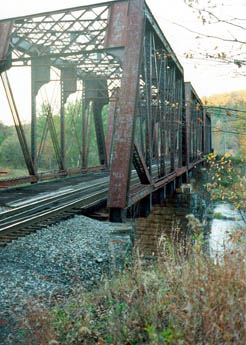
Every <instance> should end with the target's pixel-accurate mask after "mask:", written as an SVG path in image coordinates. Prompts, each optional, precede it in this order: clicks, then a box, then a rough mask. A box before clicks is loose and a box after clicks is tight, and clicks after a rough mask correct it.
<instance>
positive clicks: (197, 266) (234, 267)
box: [18, 233, 246, 345]
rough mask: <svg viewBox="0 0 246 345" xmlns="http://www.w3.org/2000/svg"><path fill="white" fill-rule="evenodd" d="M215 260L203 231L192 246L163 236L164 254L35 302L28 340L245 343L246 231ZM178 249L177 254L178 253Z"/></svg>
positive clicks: (25, 330) (25, 327)
mask: <svg viewBox="0 0 246 345" xmlns="http://www.w3.org/2000/svg"><path fill="white" fill-rule="evenodd" d="M231 241H232V242H233V244H234V248H235V249H234V250H233V251H225V252H224V254H221V256H220V258H218V259H217V260H216V262H214V261H213V260H212V259H211V258H209V257H207V256H205V255H204V254H203V251H202V247H203V242H204V240H203V235H202V234H201V233H197V234H196V235H195V237H194V243H193V246H189V245H188V246H187V247H186V250H184V248H182V247H181V246H178V245H177V244H176V245H175V244H174V243H172V241H169V240H166V239H162V241H161V243H160V248H159V257H158V259H157V261H155V262H154V261H153V262H149V263H146V262H145V261H144V260H143V258H142V257H141V256H139V255H136V257H135V260H133V263H132V264H131V265H128V267H126V268H125V270H124V271H123V272H120V273H118V275H116V276H114V277H112V278H111V279H106V280H105V281H104V282H103V283H102V284H101V286H100V287H99V288H96V289H95V290H93V291H89V292H88V291H85V290H83V289H81V290H78V289H77V290H76V289H75V290H74V294H73V296H71V297H70V299H69V300H67V301H66V302H65V304H60V305H59V304H57V305H56V306H54V307H53V308H50V309H49V308H48V309H45V310H44V309H42V308H40V306H39V305H36V306H35V307H31V308H30V309H29V311H28V313H27V315H26V316H25V318H24V321H23V319H22V322H21V327H19V329H18V334H19V336H21V337H22V339H23V340H24V342H25V343H26V344H35V345H39V344H50V345H51V344H53V345H54V344H71V345H72V344H76V345H78V344H108V345H109V344H122V345H127V344H131V345H133V344H152V345H154V344H156V345H157V344H158V345H159V344H165V345H171V344H172V345H174V344H175V345H176V344H182V345H183V344H187V345H188V344H189V345H191V344H196V345H199V344H201V345H204V344H211V345H212V344H216V345H219V344H221V345H222V344H223V345H224V344H237V345H243V344H245V343H246V330H245V322H246V302H245V301H246V288H245V287H246V286H245V284H246V283H245V282H246V262H245V260H244V253H243V248H242V247H240V248H239V247H238V243H239V242H242V234H241V233H236V234H234V235H232V236H231ZM174 253H175V254H174Z"/></svg>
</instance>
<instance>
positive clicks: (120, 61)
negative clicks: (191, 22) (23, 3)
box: [0, 0, 211, 221]
mask: <svg viewBox="0 0 246 345" xmlns="http://www.w3.org/2000/svg"><path fill="white" fill-rule="evenodd" d="M20 68H25V69H26V70H28V73H29V74H30V83H31V97H30V95H28V97H29V98H30V108H31V118H30V122H31V130H30V136H27V133H26V131H25V126H24V125H23V121H22V120H21V115H20V114H19V113H18V110H17V106H16V103H15V99H14V95H13V91H12V89H11V85H10V81H9V78H8V75H7V73H9V71H8V70H13V69H20ZM0 73H1V79H2V83H3V85H4V89H5V93H6V97H7V100H8V103H9V106H10V109H11V113H12V117H13V120H14V124H15V128H16V133H17V136H18V139H19V143H20V147H21V150H22V154H23V157H24V161H25V164H26V168H27V172H28V173H27V174H26V176H23V177H21V178H16V179H12V180H10V179H1V181H0V186H1V187H5V188H6V187H8V186H10V185H13V184H18V183H26V182H30V183H34V182H38V181H40V180H42V179H47V178H52V177H57V176H67V175H71V174H75V173H84V174H85V173H88V172H90V171H93V170H96V169H102V170H105V171H108V174H109V177H110V178H109V192H108V198H107V206H108V208H109V210H110V218H111V220H112V221H119V220H121V217H122V212H123V210H125V209H127V208H129V207H131V206H132V205H134V204H136V203H137V202H140V203H142V205H144V208H145V209H146V208H148V207H150V205H151V200H155V201H158V200H159V201H160V200H161V199H163V198H164V197H165V191H166V190H168V189H169V190H170V189H173V188H175V185H180V183H181V182H182V181H185V180H186V179H187V177H188V174H189V172H190V171H192V169H193V168H194V167H195V166H197V165H198V164H200V163H202V162H203V156H204V154H207V153H209V152H210V151H211V121H210V117H209V116H208V114H207V113H206V111H205V109H204V107H203V104H202V102H201V100H200V99H199V97H198V95H197V94H196V92H195V90H194V88H193V87H192V86H191V84H190V83H185V82H184V77H183V68H182V66H181V64H180V62H179V61H178V59H177V57H176V55H175V53H174V52H173V50H172V48H171V46H170V45H169V43H168V41H167V40H166V38H165V36H164V34H163V33H162V31H161V29H160V27H159V26H158V23H157V22H156V20H155V18H154V17H153V15H152V13H151V11H150V9H149V8H148V6H147V5H146V3H145V1H144V0H119V1H111V2H105V3H100V4H95V5H89V6H81V7H76V8H69V9H64V10H58V11H52V12H47V13H41V14H35V15H28V16H25V17H18V18H11V19H8V20H2V21H0ZM52 83H53V85H54V84H55V85H56V87H57V88H58V89H59V94H58V95H57V96H56V97H55V100H56V105H54V104H53V103H52V102H51V101H50V100H48V98H47V99H46V100H44V98H42V99H41V94H42V92H44V91H43V90H44V88H45V87H48V86H49V85H51V84H52ZM24 85H25V83H24V81H23V88H25V86H24ZM47 90H48V91H46V93H47V94H49V93H50V91H49V90H50V89H47ZM27 93H28V91H27V92H26V94H27ZM73 95H74V96H75V97H76V101H74V102H75V103H74V104H75V106H74V107H73V111H74V112H75V114H74V115H73V117H72V120H71V122H70V123H69V124H68V123H67V122H66V116H67V115H66V114H67V107H68V106H69V104H68V103H69V102H68V98H69V99H70V97H71V96H73ZM29 98H28V100H29ZM23 101H24V100H23ZM57 102H58V104H57ZM40 104H42V114H43V116H44V118H45V124H44V126H43V129H42V131H43V132H42V135H41V137H40V135H39V136H38V134H37V126H38V124H37V123H38V118H39V115H40V114H39V110H38V109H39V108H40ZM76 104H79V105H78V107H77V110H76V109H75V108H76ZM54 115H56V117H57V116H59V125H58V130H57V126H55V123H54V122H55V119H54V117H55V116H54ZM78 128H79V132H78ZM68 133H70V135H69V138H70V139H69V140H70V142H69V141H68ZM48 135H49V136H50V138H51V141H52V145H53V147H52V152H53V155H54V157H55V160H56V167H55V169H54V168H52V169H51V170H49V171H46V172H44V171H43V170H42V169H41V163H40V162H41V161H42V155H44V151H45V150H44V148H45V142H46V140H47V136H48ZM93 136H94V137H95V138H96V150H95V149H92V146H91V141H92V137H93ZM71 137H72V138H73V139H72V142H71ZM71 147H72V148H73V149H74V150H75V149H76V150H77V151H76V152H77V159H76V160H75V161H74V160H73V161H71ZM46 154H47V153H46ZM93 157H94V158H93ZM95 162H96V163H95ZM0 165H1V162H0ZM134 170H135V171H136V173H137V176H138V182H137V183H135V184H134V185H131V184H130V181H131V175H132V172H133V171H134Z"/></svg>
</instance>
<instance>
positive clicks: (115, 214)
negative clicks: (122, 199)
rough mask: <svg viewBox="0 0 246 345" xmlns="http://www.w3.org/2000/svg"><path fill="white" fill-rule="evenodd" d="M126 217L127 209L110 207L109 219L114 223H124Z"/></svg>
mask: <svg viewBox="0 0 246 345" xmlns="http://www.w3.org/2000/svg"><path fill="white" fill-rule="evenodd" d="M125 217H126V211H125V210H124V209H122V208H118V207H110V209H109V221H110V222H112V223H122V222H123V219H124V218H125Z"/></svg>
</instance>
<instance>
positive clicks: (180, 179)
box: [176, 176, 183, 188]
mask: <svg viewBox="0 0 246 345" xmlns="http://www.w3.org/2000/svg"><path fill="white" fill-rule="evenodd" d="M182 182H183V181H182V176H178V177H177V179H176V188H179V187H181V184H182Z"/></svg>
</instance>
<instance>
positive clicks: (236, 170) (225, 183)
mask: <svg viewBox="0 0 246 345" xmlns="http://www.w3.org/2000/svg"><path fill="white" fill-rule="evenodd" d="M207 162H208V165H209V179H210V181H209V183H207V190H208V191H209V192H211V199H213V200H222V201H227V202H229V203H230V204H231V205H233V206H234V207H235V208H236V209H238V210H239V211H240V213H241V215H242V217H243V219H244V221H246V178H245V172H244V169H243V168H244V161H243V160H238V159H234V158H232V157H231V155H230V154H229V153H226V154H225V155H224V156H222V157H218V156H217V155H216V154H213V153H211V154H210V155H208V156H207Z"/></svg>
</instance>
